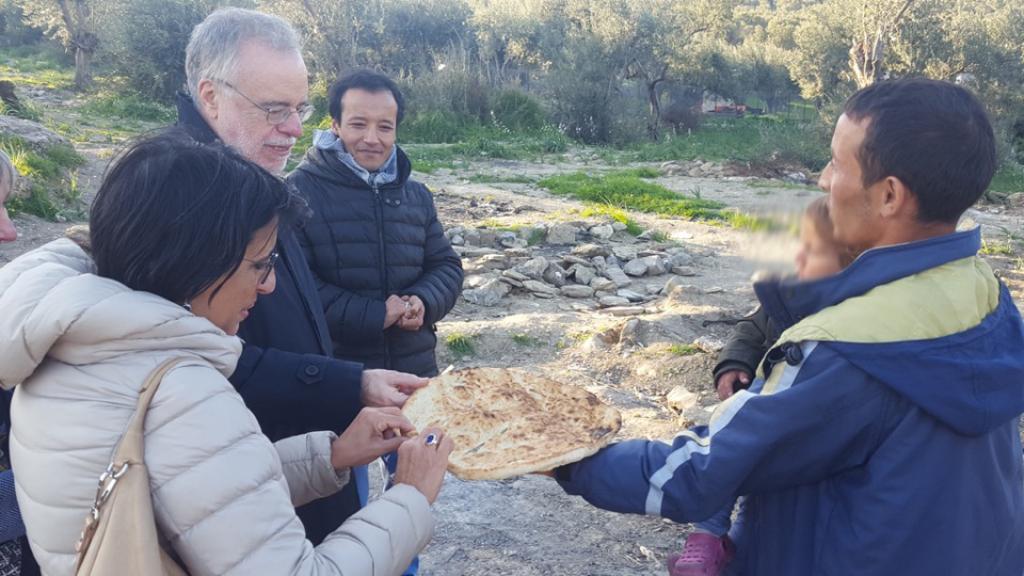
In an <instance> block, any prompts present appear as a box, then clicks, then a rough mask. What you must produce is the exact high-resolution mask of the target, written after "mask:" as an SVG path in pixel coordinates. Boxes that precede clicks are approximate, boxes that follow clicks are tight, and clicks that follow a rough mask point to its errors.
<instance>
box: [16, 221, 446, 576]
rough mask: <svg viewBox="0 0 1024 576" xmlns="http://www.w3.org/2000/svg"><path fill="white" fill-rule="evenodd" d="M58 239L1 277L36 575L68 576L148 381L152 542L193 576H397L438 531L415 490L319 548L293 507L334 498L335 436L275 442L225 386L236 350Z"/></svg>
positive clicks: (390, 498) (19, 479) (365, 513)
mask: <svg viewBox="0 0 1024 576" xmlns="http://www.w3.org/2000/svg"><path fill="white" fill-rule="evenodd" d="M92 267H93V264H92V262H91V260H90V259H89V257H88V256H87V255H86V254H85V252H83V251H82V249H81V248H79V247H78V245H76V244H75V243H73V242H72V241H70V240H67V239H61V240H57V241H54V242H52V243H50V244H47V245H46V246H43V247H41V248H39V249H37V250H34V251H32V252H29V253H27V254H24V255H22V256H21V257H19V258H17V259H16V260H14V261H13V262H11V263H9V264H8V265H6V266H5V267H4V268H2V269H0V385H2V386H3V387H4V388H5V389H11V388H12V387H15V386H17V389H16V391H15V395H14V400H13V403H12V408H11V413H12V421H13V425H12V432H11V437H10V445H11V458H12V466H13V469H14V470H15V479H16V483H17V495H18V503H19V504H20V507H21V512H22V515H23V517H24V520H25V526H26V527H27V529H28V537H29V541H30V543H31V545H32V550H33V552H34V553H35V555H36V558H37V559H38V560H39V564H40V566H41V567H42V569H43V573H44V574H47V575H50V576H58V575H69V574H72V573H73V572H74V563H75V554H74V548H75V543H76V541H77V539H78V536H79V532H80V531H81V529H82V525H83V522H84V520H85V517H86V514H87V513H88V511H89V509H90V508H91V506H92V503H93V499H94V497H95V493H96V482H97V478H99V475H100V473H102V472H103V470H104V469H105V468H106V466H107V463H108V462H109V460H110V457H111V454H112V452H113V449H114V446H115V444H116V443H117V441H118V440H119V438H120V437H121V435H122V433H123V432H124V430H125V428H126V426H127V424H128V421H129V419H130V418H131V416H132V414H133V412H134V411H135V405H136V402H137V400H138V395H139V390H140V388H141V387H142V384H143V382H144V381H145V379H146V377H147V376H148V375H149V374H150V373H151V372H152V371H153V370H154V369H155V368H156V367H157V366H158V365H159V364H160V363H162V362H163V361H165V360H167V359H169V358H177V357H181V358H185V359H186V361H185V362H183V363H182V364H179V365H178V366H177V367H176V368H174V369H173V370H172V371H171V372H170V373H169V374H168V375H167V376H166V377H165V378H164V380H163V382H162V384H161V385H160V388H159V389H158V391H157V394H156V396H155V398H154V399H153V402H152V404H151V406H150V408H149V412H148V414H147V417H146V422H145V458H146V465H147V467H148V468H149V472H150V480H151V485H152V486H151V487H152V493H153V504H154V511H155V514H156V519H157V525H158V528H159V530H160V533H161V535H162V536H163V537H164V538H166V539H167V541H168V542H169V543H170V545H171V546H172V547H173V549H174V552H175V553H176V554H177V555H178V556H179V558H180V559H181V560H182V562H183V563H184V565H185V567H186V568H187V569H188V571H189V573H190V574H192V575H193V576H200V575H206V574H218V575H219V574H238V575H242V574H244V575H246V576H249V575H264V574H265V575H268V576H274V575H286V574H289V575H313V574H317V575H320V574H325V575H326V574H331V575H337V574H345V575H357V576H364V575H373V576H384V575H397V574H400V573H401V572H402V570H403V569H404V568H405V567H406V566H408V564H409V562H410V561H411V559H412V558H413V556H415V555H416V554H417V553H418V552H419V551H420V550H421V549H422V548H423V547H424V546H426V544H427V542H428V541H429V540H430V538H431V536H432V534H433V529H434V522H433V518H432V516H431V513H430V507H429V504H428V503H427V500H426V498H425V497H424V496H423V494H421V493H420V492H419V491H418V490H416V489H415V488H412V487H410V486H406V485H399V486H396V487H394V488H392V489H390V490H388V491H387V492H386V493H385V494H384V495H383V496H382V497H381V498H380V499H378V500H376V501H374V502H372V503H371V504H370V505H369V506H367V507H366V508H364V509H363V510H361V511H360V512H359V513H358V514H356V515H355V516H353V517H352V518H350V519H349V520H348V521H346V522H345V523H344V524H343V525H342V526H341V527H340V528H339V529H338V530H336V531H335V532H334V533H333V534H331V535H330V536H328V537H327V539H326V540H325V541H324V542H323V543H322V544H321V545H319V546H317V547H316V548H314V547H313V546H312V545H311V544H310V542H309V541H308V540H306V537H305V532H304V530H303V528H302V524H301V522H300V521H299V519H298V517H297V516H296V515H295V509H294V507H295V506H297V505H300V504H302V503H305V502H308V501H310V500H313V499H316V498H319V497H323V496H325V495H328V494H331V493H333V492H334V491H337V490H338V489H340V488H341V487H342V486H343V485H344V484H345V482H346V481H347V479H348V476H347V473H343V474H338V473H337V472H336V471H335V470H334V469H333V468H332V467H331V464H330V445H331V441H332V440H333V439H334V435H333V434H332V433H330V432H322V433H313V434H307V435H304V436H297V437H294V438H288V439H285V440H282V441H280V442H278V443H276V444H272V443H271V442H270V441H269V440H268V439H267V438H266V437H265V436H263V434H262V433H261V432H260V428H259V425H258V424H257V422H256V419H255V417H253V415H252V413H250V412H249V410H248V409H246V407H245V404H244V403H243V402H242V399H241V397H240V396H239V395H238V394H237V393H236V392H235V390H234V388H232V386H231V384H230V383H229V382H228V380H227V376H228V375H229V374H230V373H231V371H232V370H233V369H234V367H235V363H236V361H237V360H238V356H239V354H240V352H241V343H240V342H239V340H238V339H237V338H235V337H232V336H228V335H226V334H225V333H224V332H222V331H221V330H219V329H218V328H216V327H215V326H214V325H213V324H211V323H210V322H208V321H207V320H206V319H204V318H200V317H197V316H194V315H192V314H191V313H190V312H188V311H186V310H185V309H184V308H182V307H181V306H178V305H175V304H173V303H171V302H168V301H167V300H164V299H162V298H160V297H157V296H155V295H153V294H149V293H145V292H135V291H132V290H129V289H128V288H126V287H125V286H123V285H121V284H119V283H117V282H114V281H112V280H109V279H106V278H100V277H98V276H96V275H94V274H92V273H91V271H92Z"/></svg>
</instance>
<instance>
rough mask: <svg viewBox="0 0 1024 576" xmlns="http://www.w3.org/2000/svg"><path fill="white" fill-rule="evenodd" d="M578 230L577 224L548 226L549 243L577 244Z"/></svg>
mask: <svg viewBox="0 0 1024 576" xmlns="http://www.w3.org/2000/svg"><path fill="white" fill-rule="evenodd" d="M577 232H578V230H577V229H576V227H575V226H570V225H569V224H554V225H553V226H551V227H550V228H548V235H547V242H548V244H575V243H576V233H577Z"/></svg>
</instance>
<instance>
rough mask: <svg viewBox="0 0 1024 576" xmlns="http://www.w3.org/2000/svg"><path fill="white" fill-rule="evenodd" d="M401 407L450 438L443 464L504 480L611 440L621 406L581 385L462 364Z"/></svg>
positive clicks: (467, 474) (463, 474) (468, 474)
mask: <svg viewBox="0 0 1024 576" xmlns="http://www.w3.org/2000/svg"><path fill="white" fill-rule="evenodd" d="M402 412H403V413H404V414H405V416H406V417H407V418H408V419H409V420H410V421H411V422H412V423H413V425H415V426H416V428H417V429H418V430H423V429H424V428H426V427H427V426H430V425H436V426H440V427H441V428H442V429H443V430H444V431H445V434H447V435H448V436H450V437H451V439H452V441H453V442H454V444H455V449H454V451H453V452H452V455H451V457H450V458H449V461H448V470H449V471H450V472H451V473H452V474H455V475H456V476H458V477H459V478H462V479H464V480H501V479H503V478H510V477H513V476H521V475H523V474H528V473H530V472H540V471H545V470H551V469H553V468H555V467H557V466H562V465H564V464H569V463H571V462H576V461H579V460H581V459H583V458H586V457H587V456H590V455H591V454H593V453H595V452H597V451H598V450H599V449H601V448H602V447H604V446H606V445H607V444H608V443H609V442H611V440H612V437H614V436H615V433H616V432H618V431H619V428H620V426H621V424H622V418H621V417H620V416H619V412H618V410H615V409H614V408H611V407H610V406H607V405H605V404H604V403H603V402H601V400H599V399H598V398H597V397H596V396H594V395H593V394H591V393H590V392H587V391H586V390H584V389H582V388H580V387H578V386H569V385H566V384H562V383H561V382H558V381H556V380H552V379H551V378H546V377H544V376H540V375H537V374H534V373H531V372H527V371H525V370H517V369H505V368H467V369H464V370H456V371H454V372H450V373H448V374H444V375H441V376H438V377H437V378H433V379H432V380H431V381H430V384H428V385H427V386H426V387H425V388H421V389H420V390H417V391H416V392H415V393H414V394H413V395H412V396H411V397H410V398H409V400H408V401H407V402H406V403H405V408H403V410H402Z"/></svg>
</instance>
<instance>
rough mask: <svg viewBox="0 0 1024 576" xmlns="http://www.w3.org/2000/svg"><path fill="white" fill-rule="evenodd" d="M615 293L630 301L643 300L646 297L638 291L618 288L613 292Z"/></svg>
mask: <svg viewBox="0 0 1024 576" xmlns="http://www.w3.org/2000/svg"><path fill="white" fill-rule="evenodd" d="M615 295H616V296H619V297H622V298H625V299H626V300H629V301H630V302H643V301H644V300H645V299H646V297H645V296H644V295H643V294H640V293H639V292H634V291H632V290H619V291H618V292H616V293H615Z"/></svg>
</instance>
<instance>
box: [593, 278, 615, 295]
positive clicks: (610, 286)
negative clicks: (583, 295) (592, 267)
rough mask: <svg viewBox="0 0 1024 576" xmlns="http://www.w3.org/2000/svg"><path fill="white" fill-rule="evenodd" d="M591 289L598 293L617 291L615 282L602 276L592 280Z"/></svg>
mask: <svg viewBox="0 0 1024 576" xmlns="http://www.w3.org/2000/svg"><path fill="white" fill-rule="evenodd" d="M590 287H591V288H593V289H594V290H596V291H598V292H610V291H612V290H615V282H612V281H611V280H609V279H607V278H604V277H602V276H594V278H593V279H591V280H590Z"/></svg>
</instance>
